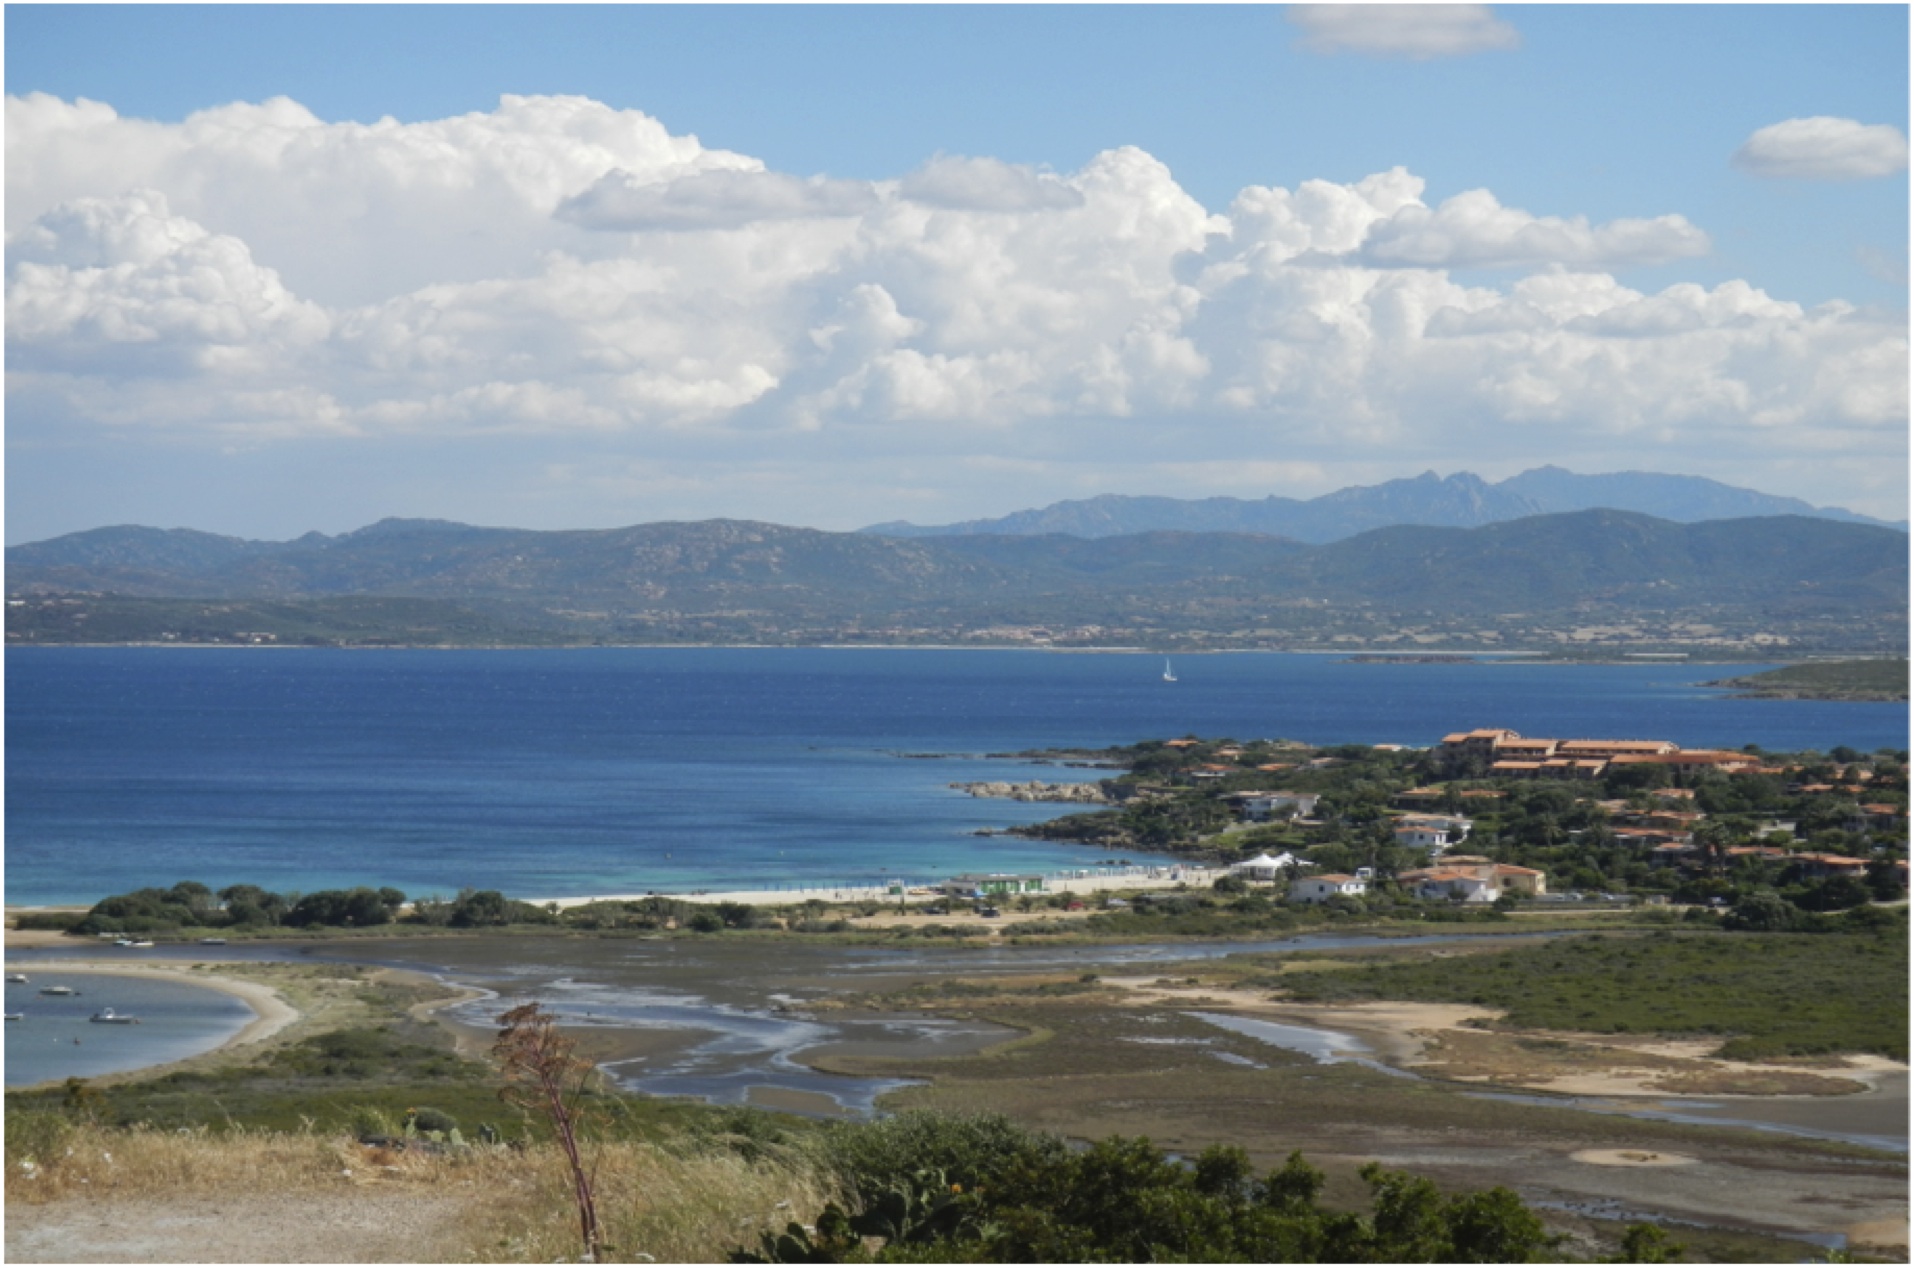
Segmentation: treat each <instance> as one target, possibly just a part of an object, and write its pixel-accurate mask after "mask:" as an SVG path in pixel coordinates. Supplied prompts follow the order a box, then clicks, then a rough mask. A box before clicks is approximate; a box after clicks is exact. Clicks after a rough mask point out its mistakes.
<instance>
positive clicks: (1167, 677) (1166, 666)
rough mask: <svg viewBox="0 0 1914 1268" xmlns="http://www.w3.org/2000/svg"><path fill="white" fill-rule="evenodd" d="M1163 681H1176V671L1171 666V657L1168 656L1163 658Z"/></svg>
mask: <svg viewBox="0 0 1914 1268" xmlns="http://www.w3.org/2000/svg"><path fill="white" fill-rule="evenodd" d="M1163 681H1164V682H1175V681H1176V671H1175V670H1173V669H1171V668H1170V658H1169V657H1168V656H1165V657H1164V658H1163Z"/></svg>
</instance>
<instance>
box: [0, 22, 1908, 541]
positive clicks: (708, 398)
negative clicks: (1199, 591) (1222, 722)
mask: <svg viewBox="0 0 1914 1268" xmlns="http://www.w3.org/2000/svg"><path fill="white" fill-rule="evenodd" d="M4 22H5V37H6V39H5V89H6V95H7V103H6V110H7V115H6V200H5V218H6V235H7V293H6V302H7V318H6V332H7V380H6V382H7V392H6V420H5V422H6V449H5V454H6V482H5V484H6V517H5V518H6V539H7V541H8V542H9V543H19V542H25V541H35V540H41V539H44V538H47V537H51V536H56V535H58V534H61V533H67V532H73V531H79V530H83V529H88V528H94V527H99V526H102V525H108V524H123V523H139V524H149V525H154V526H158V527H167V528H172V527H187V528H196V529H201V530H204V531H209V532H217V533H224V534H230V535H235V536H242V537H250V538H262V539H275V540H277V539H285V538H290V537H294V536H298V535H299V534H302V533H305V532H308V531H319V532H325V533H339V532H346V531H350V530H353V529H356V528H359V527H362V526H364V525H366V524H369V523H372V522H374V521H376V520H378V519H381V518H384V517H387V516H405V517H423V518H443V519H452V520H458V521H462V522H466V523H474V524H494V525H510V526H515V527H523V528H548V529H557V528H607V527H614V526H619V525H626V524H635V523H644V522H650V521H657V520H697V519H709V518H714V517H721V516H722V517H730V518H740V519H756V520H768V521H772V522H776V523H782V524H793V525H805V526H810V527H816V528H824V529H834V530H835V529H852V528H857V527H861V526H863V525H867V524H871V523H874V522H878V521H884V520H893V519H907V520H913V521H916V522H918V523H945V522H949V521H953V520H960V519H971V518H978V517H983V516H993V515H1001V514H1005V513H1008V512H1010V511H1014V510H1018V509H1022V508H1025V507H1033V506H1042V505H1047V504H1049V503H1051V502H1055V501H1059V500H1062V499H1066V498H1085V497H1093V496H1096V495H1098V494H1103V493H1128V494H1155V495H1164V496H1172V497H1184V498H1194V497H1211V496H1228V497H1240V498H1260V497H1265V496H1268V495H1271V494H1276V495H1281V496H1285V497H1314V496H1319V495H1321V494H1324V493H1328V492H1331V491H1334V490H1336V489H1338V488H1342V487H1345V486H1348V485H1354V484H1373V483H1378V482H1381V481H1383V480H1389V479H1395V478H1400V477H1404V476H1413V475H1417V474H1420V473H1421V472H1423V471H1425V470H1434V471H1437V472H1438V473H1440V474H1444V475H1447V474H1450V473H1452V472H1455V471H1463V470H1467V471H1473V472H1475V473H1477V474H1479V475H1481V476H1483V477H1485V478H1488V479H1500V478H1504V477H1507V476H1509V475H1513V474H1515V473H1517V472H1519V471H1522V470H1525V469H1527V468H1529V467H1534V466H1539V465H1542V464H1544V463H1553V464H1555V465H1557V466H1562V467H1567V468H1569V469H1570V470H1574V471H1581V472H1589V473H1594V472H1607V471H1623V470H1646V471H1662V472H1675V473H1681V474H1691V475H1701V476H1708V477H1711V478H1714V479H1717V480H1722V481H1725V482H1727V483H1730V484H1736V485H1741V486H1744V487H1749V488H1756V489H1760V490H1763V491H1765V492H1770V493H1778V494H1786V495H1791V496H1795V497H1801V498H1805V499H1807V500H1808V501H1810V502H1813V503H1815V504H1817V505H1831V506H1843V507H1847V508H1850V509H1853V510H1857V511H1861V512H1864V513H1867V514H1872V515H1876V516H1881V517H1884V518H1891V519H1901V518H1905V517H1906V516H1907V513H1908V507H1907V503H1908V383H1909V368H1908V342H1907V339H1908V319H1907V299H1908V291H1907V285H1908V255H1907V250H1908V230H1909V226H1908V191H1909V185H1908V145H1907V131H1908V102H1909V85H1908V67H1909V55H1908V52H1909V42H1908V40H1909V31H1908V10H1907V8H1906V7H1904V6H1900V5H1854V6H1842V5H1818V4H1817V5H1800V6H1794V5H1749V6H1740V5H1698V6H1654V5H1625V6H1623V5H1617V6H1608V5H1595V6H1577V5H1565V6H1553V5H1550V6H1522V5H1507V6H1475V5H1356V6H1313V5H1291V6H1256V5H1227V6H1205V5H1164V6H1158V5H1121V6H1103V5H1067V6H1048V5H1027V6H970V5H951V6H928V5H925V6H918V5H901V6H891V5H855V6H829V5H815V6H814V5H772V6H758V5H674V6H628V5H591V6H557V5H528V6H515V5H496V6H462V5H425V6H380V5H352V6H326V5H319V6H294V5H273V6H268V5H260V6H252V5H217V6H171V5H125V6H120V5H111V6H89V5H26V4H10V5H8V6H6V8H5V15H4Z"/></svg>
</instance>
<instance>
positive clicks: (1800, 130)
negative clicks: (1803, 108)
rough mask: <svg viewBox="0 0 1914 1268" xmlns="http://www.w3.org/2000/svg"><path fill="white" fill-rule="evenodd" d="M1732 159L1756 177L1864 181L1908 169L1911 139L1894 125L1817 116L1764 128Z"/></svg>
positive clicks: (1743, 144) (1739, 166)
mask: <svg viewBox="0 0 1914 1268" xmlns="http://www.w3.org/2000/svg"><path fill="white" fill-rule="evenodd" d="M1733 161H1734V165H1735V166H1736V167H1738V168H1740V169H1741V170H1742V171H1744V172H1747V173H1749V174H1750V175H1752V176H1768V177H1779V178H1784V179H1791V180H1820V181H1846V180H1865V179H1867V178H1869V177H1874V176H1892V175H1893V174H1894V173H1896V172H1900V171H1905V170H1907V138H1906V137H1905V136H1903V135H1902V134H1901V130H1900V129H1899V128H1897V127H1895V126H1893V125H1892V124H1888V123H1874V124H1867V123H1860V122H1858V121H1856V120H1854V119H1836V118H1831V117H1829V116H1827V115H1815V116H1814V117H1813V118H1808V119H1787V120H1784V121H1782V122H1781V123H1774V124H1769V125H1768V126H1767V127H1765V128H1762V129H1760V130H1759V131H1757V132H1756V133H1755V134H1754V135H1753V136H1751V137H1749V138H1748V139H1747V140H1746V141H1744V142H1742V143H1741V148H1740V149H1738V150H1736V151H1735V153H1734V160H1733Z"/></svg>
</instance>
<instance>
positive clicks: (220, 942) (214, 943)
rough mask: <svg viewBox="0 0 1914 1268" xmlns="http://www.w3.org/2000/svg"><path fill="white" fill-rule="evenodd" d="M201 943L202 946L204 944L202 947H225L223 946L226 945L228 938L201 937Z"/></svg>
mask: <svg viewBox="0 0 1914 1268" xmlns="http://www.w3.org/2000/svg"><path fill="white" fill-rule="evenodd" d="M199 945H200V946H202V947H223V946H225V945H226V939H224V938H201V939H200V940H199Z"/></svg>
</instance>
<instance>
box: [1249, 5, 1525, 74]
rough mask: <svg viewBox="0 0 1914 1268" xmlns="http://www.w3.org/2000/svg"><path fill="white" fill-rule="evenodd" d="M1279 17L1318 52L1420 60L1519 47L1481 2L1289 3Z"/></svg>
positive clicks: (1506, 27)
mask: <svg viewBox="0 0 1914 1268" xmlns="http://www.w3.org/2000/svg"><path fill="white" fill-rule="evenodd" d="M1283 15H1284V17H1286V18H1288V20H1289V21H1290V23H1291V24H1292V25H1294V26H1296V27H1298V28H1300V29H1301V30H1302V32H1303V35H1302V40H1301V43H1302V46H1303V47H1304V48H1307V49H1309V50H1311V51H1312V52H1317V53H1363V54H1367V55H1369V56H1372V57H1402V58H1409V59H1412V60H1415V61H1425V60H1428V59H1430V58H1436V57H1461V56H1464V55H1466V54H1469V53H1483V52H1489V51H1493V50H1496V49H1511V48H1517V47H1520V45H1521V43H1522V37H1521V36H1520V35H1518V34H1517V33H1516V30H1515V28H1514V27H1512V26H1510V25H1509V24H1508V23H1506V22H1503V21H1502V20H1501V19H1499V18H1497V17H1496V16H1495V15H1494V14H1493V13H1491V12H1490V11H1489V6H1487V5H1485V4H1292V5H1288V6H1285V8H1284V10H1283Z"/></svg>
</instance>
